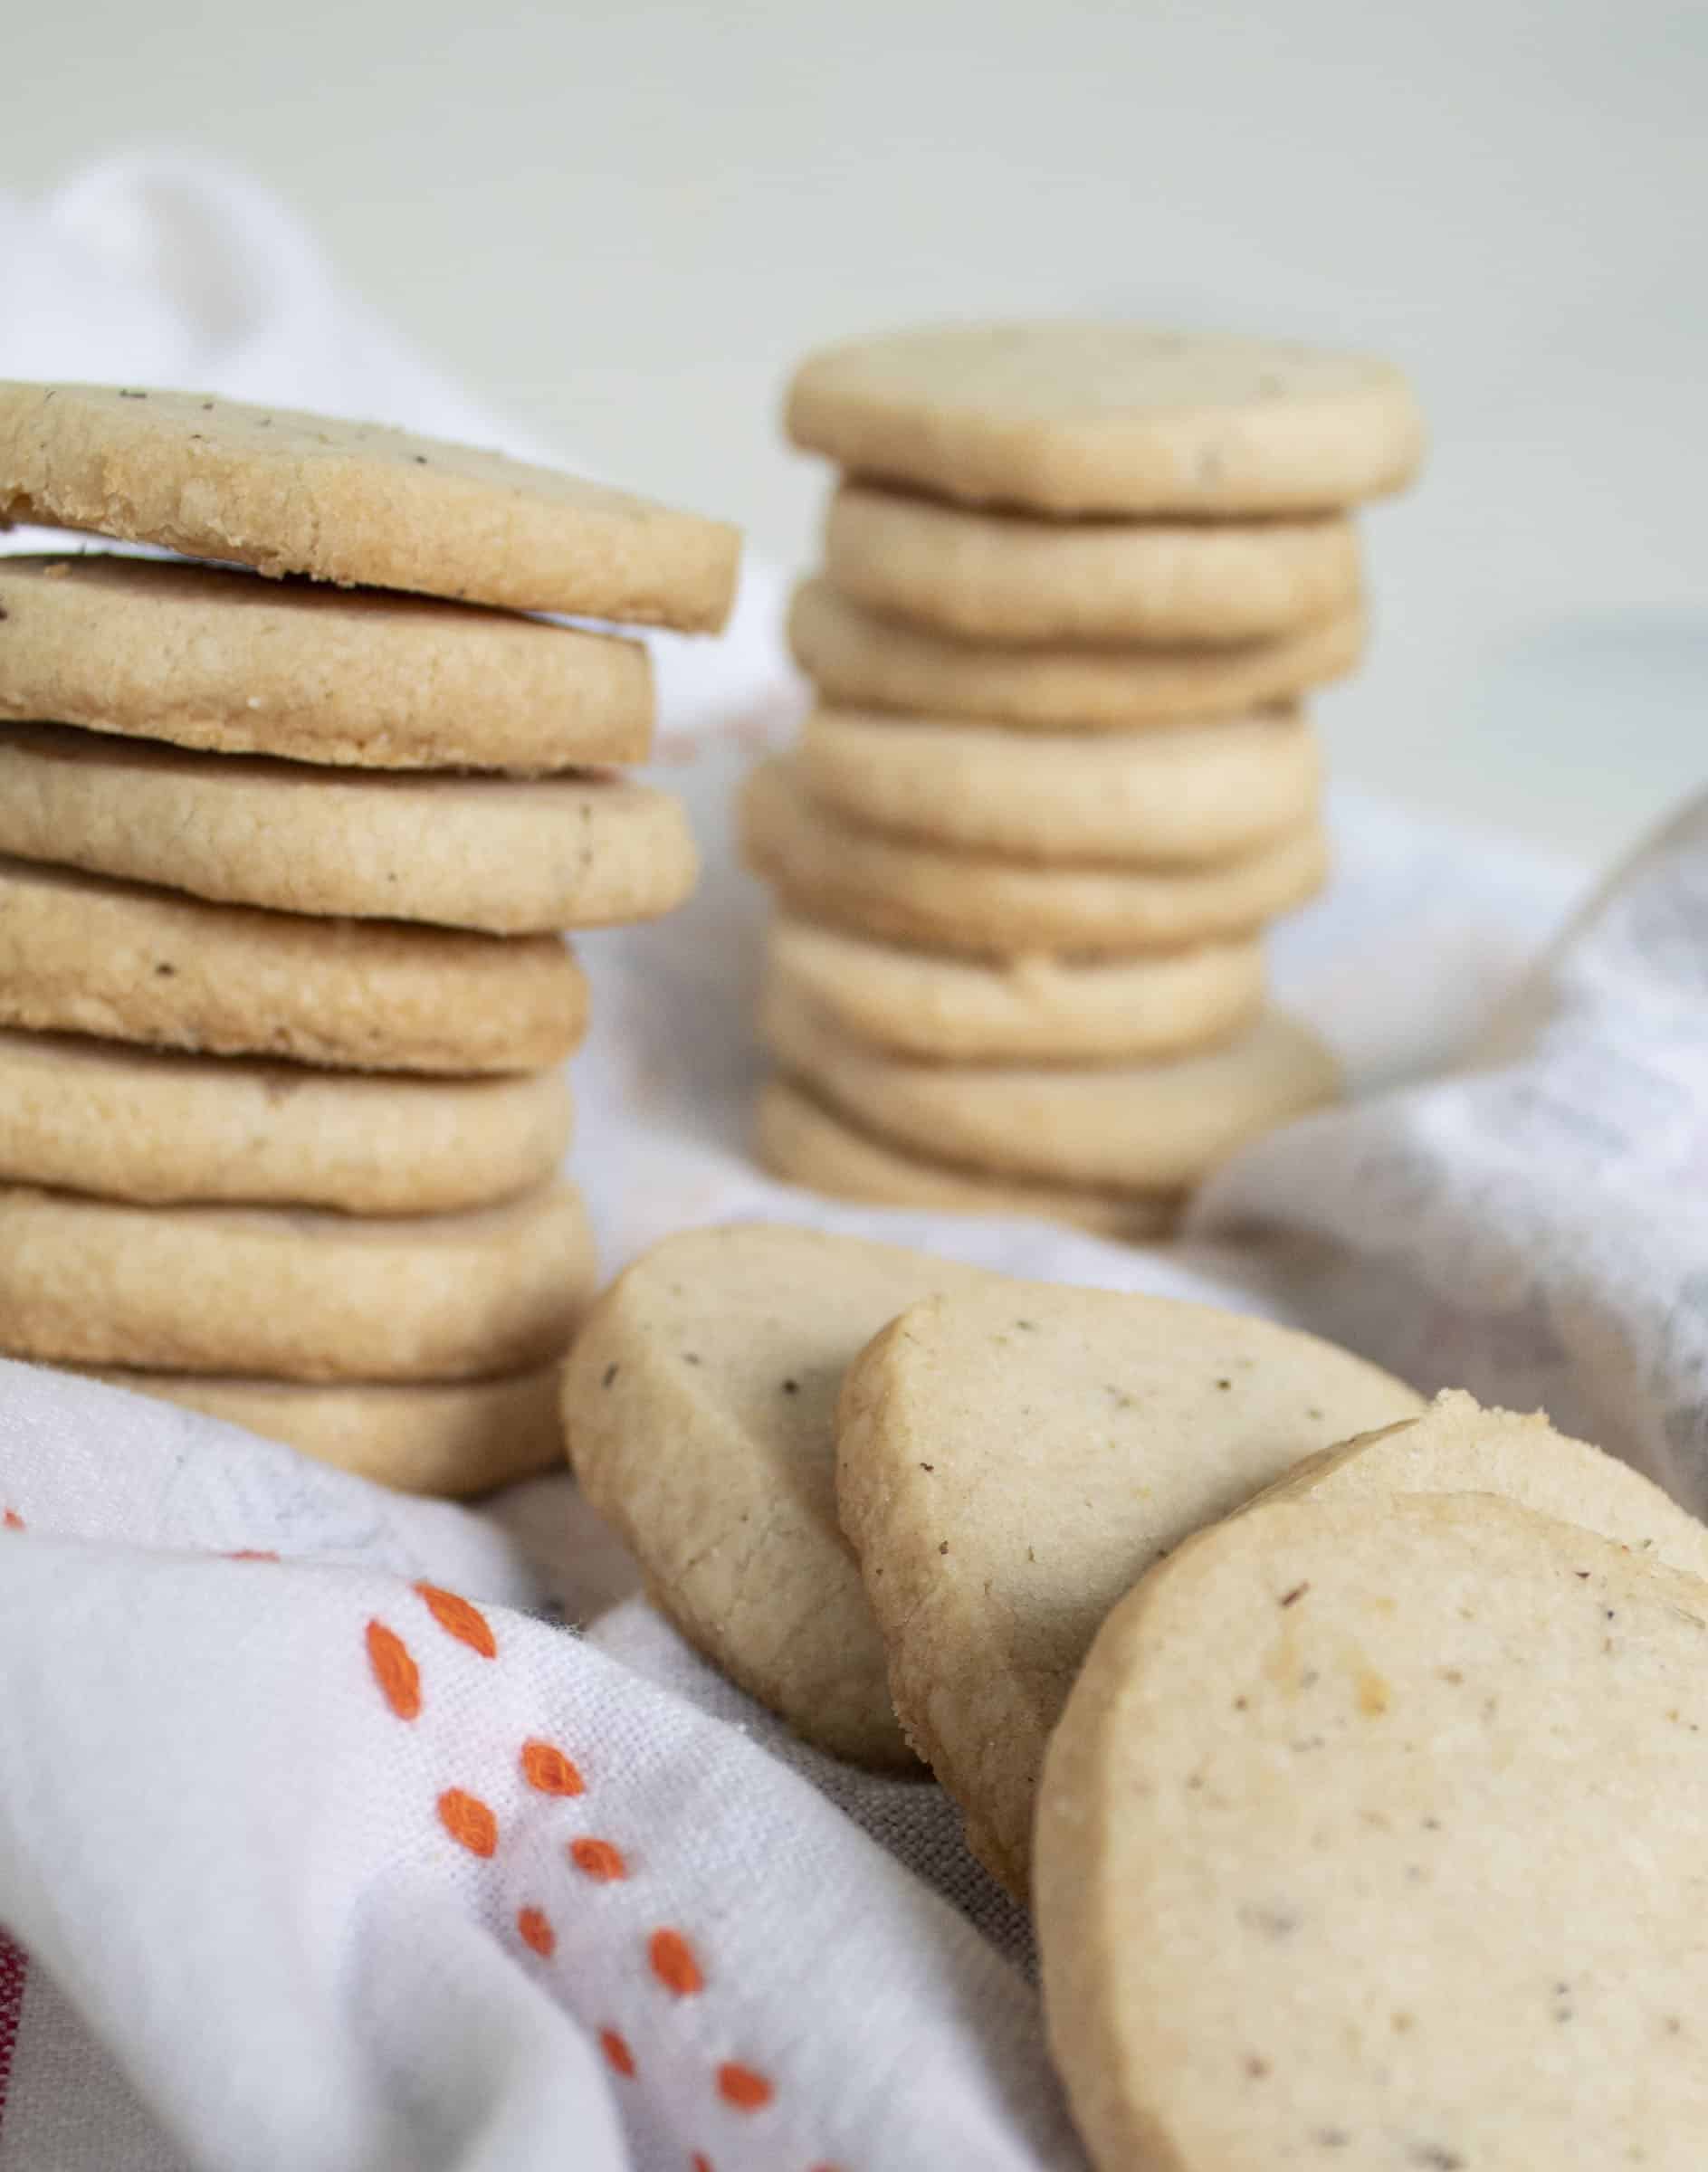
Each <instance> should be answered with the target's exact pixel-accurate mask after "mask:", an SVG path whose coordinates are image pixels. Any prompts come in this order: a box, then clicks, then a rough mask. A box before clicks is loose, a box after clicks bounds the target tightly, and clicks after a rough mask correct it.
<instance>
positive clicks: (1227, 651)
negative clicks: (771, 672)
mask: <svg viewBox="0 0 1708 2172" xmlns="http://www.w3.org/2000/svg"><path fill="white" fill-rule="evenodd" d="M788 640H789V647H790V649H791V650H792V651H793V653H794V657H795V661H796V662H797V663H798V664H799V666H800V667H801V669H802V671H804V672H806V676H807V677H808V678H809V679H810V680H811V681H813V683H814V684H815V685H816V687H817V689H818V691H819V693H820V694H821V695H822V696H823V698H824V699H825V700H826V701H829V702H833V703H836V704H839V705H841V706H843V707H844V708H848V709H885V710H900V711H901V712H902V714H903V715H908V716H916V717H972V718H976V719H983V720H984V721H985V722H987V723H991V724H1006V725H1007V726H1009V727H1010V728H1011V729H1014V730H1017V731H1036V732H1045V731H1050V732H1057V731H1079V732H1084V731H1137V730H1140V729H1145V728H1146V727H1148V726H1150V725H1154V724H1179V723H1183V722H1185V721H1186V720H1187V719H1190V718H1194V717H1231V716H1237V715H1239V714H1240V713H1241V712H1242V711H1244V710H1251V709H1258V708H1261V707H1263V706H1264V704H1265V703H1267V702H1272V701H1283V700H1288V699H1290V698H1291V697H1292V696H1293V695H1295V694H1299V693H1302V692H1303V691H1304V690H1305V689H1306V688H1307V687H1312V686H1322V685H1326V684H1327V683H1328V682H1329V681H1331V680H1333V679H1341V678H1344V676H1345V675H1346V673H1347V672H1350V671H1351V670H1352V669H1353V667H1354V666H1355V665H1356V664H1357V662H1358V661H1359V658H1360V655H1361V654H1362V653H1363V649H1364V622H1363V619H1362V618H1361V616H1360V614H1358V613H1356V612H1343V613H1341V614H1339V615H1338V616H1336V617H1334V618H1325V619H1321V620H1319V621H1318V622H1317V623H1316V624H1314V625H1310V626H1305V627H1303V628H1302V629H1301V630H1299V631H1298V632H1296V633H1280V634H1276V635H1275V636H1274V638H1273V639H1271V640H1268V641H1261V642H1245V643H1242V644H1241V645H1240V646H1239V647H1237V648H1220V649H1211V648H1196V649H1184V648H1175V649H1139V648H1128V649H1093V648H1077V649H1076V648H1047V649H1046V648H1036V649H1016V648H1003V647H1002V646H1000V645H999V644H998V643H995V642H983V643H973V642H969V641H951V640H949V638H948V637H947V636H946V635H944V634H941V633H925V632H923V631H921V628H919V627H918V626H910V625H904V624H902V621H901V620H900V619H892V618H879V617H877V616H876V615H875V614H873V613H872V612H870V611H868V610H866V609H865V608H864V606H863V605H859V604H856V603H852V602H851V601H850V600H849V599H848V598H847V597H846V596H844V595H838V594H837V592H836V590H835V589H834V588H833V587H832V586H830V584H829V582H828V581H825V580H810V581H806V582H803V583H802V585H801V586H800V587H798V588H797V590H796V592H795V601H794V604H793V605H792V606H791V607H790V610H789V617H788Z"/></svg>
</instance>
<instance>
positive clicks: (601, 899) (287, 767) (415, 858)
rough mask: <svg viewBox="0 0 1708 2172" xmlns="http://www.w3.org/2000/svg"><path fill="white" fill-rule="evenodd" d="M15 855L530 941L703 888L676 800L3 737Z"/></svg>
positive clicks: (3, 821)
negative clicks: (696, 886)
mask: <svg viewBox="0 0 1708 2172" xmlns="http://www.w3.org/2000/svg"><path fill="white" fill-rule="evenodd" d="M0 853H15V854H16V855H17V856H18V857H20V858H22V859H26V860H45V861H49V862H54V863H56V864H59V865H62V866H70V867H77V868H81V870H82V871H83V872H85V873H86V874H96V875H112V876H116V877H119V878H120V879H122V880H126V881H138V882H155V883H159V884H162V885H164V886H166V887H167V888H170V889H173V890H182V891H189V892H190V893H191V894H192V895H193V896H196V897H202V898H210V899H213V900H216V901H218V902H220V903H224V904H238V905H264V906H266V907H268V908H269V909H270V910H274V911H279V912H305V913H313V914H315V915H317V916H318V915H322V914H338V915H348V916H349V917H352V918H355V919H392V920H426V921H430V922H433V923H435V924H437V925H438V926H440V927H455V928H474V929H482V930H483V931H484V932H486V933H488V934H491V935H532V934H540V933H543V932H545V931H546V930H547V929H558V928H596V927H604V926H607V925H609V924H610V923H611V922H613V921H623V920H644V919H655V918H656V917H657V916H658V915H659V914H660V913H663V912H668V911H669V910H671V908H672V907H673V906H675V905H679V904H680V903H681V902H682V900H683V898H685V897H686V896H687V895H688V893H689V891H691V890H692V888H693V884H694V877H695V875H696V873H697V872H698V862H697V859H696V857H695V853H694V842H693V834H692V831H691V830H690V829H689V827H688V818H687V815H686V814H684V813H683V811H682V804H681V802H680V801H679V800H677V799H676V798H674V797H673V795H671V794H670V793H668V792H656V791H654V790H653V789H652V788H651V787H650V786H646V785H637V784H634V783H631V782H630V781H629V780H628V779H626V778H623V777H612V776H601V777H591V776H558V777H540V778H535V779H523V778H520V777H495V776H454V777H453V776H400V775H398V774H396V772H384V773H382V772H379V771H376V770H371V769H370V770H361V769H317V768H310V767H308V766H307V765H306V764H305V763H302V762H281V761H274V760H271V759H269V758H267V757H264V756H247V755H222V754H189V753H186V752H185V751H184V750H183V749H182V748H177V747H158V746H148V745H147V744H145V743H144V742H143V741H141V740H138V739H121V738H109V737H107V736H105V735H104V734H100V733H97V732H92V731H81V730H73V729H67V728H65V727H62V726H58V725H52V724H0Z"/></svg>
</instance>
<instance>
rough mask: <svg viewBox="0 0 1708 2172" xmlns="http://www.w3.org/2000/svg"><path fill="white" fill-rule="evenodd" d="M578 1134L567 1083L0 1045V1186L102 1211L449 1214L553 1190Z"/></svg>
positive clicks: (72, 1042)
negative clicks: (62, 1195) (100, 1203)
mask: <svg viewBox="0 0 1708 2172" xmlns="http://www.w3.org/2000/svg"><path fill="white" fill-rule="evenodd" d="M570 1121H571V1106H570V1100H569V1085H568V1080H567V1079H566V1078H565V1076H564V1075H563V1073H562V1072H553V1071H546V1072H535V1073H533V1074H532V1075H531V1076H524V1077H520V1078H499V1079H425V1078H407V1077H398V1076H378V1075H376V1074H374V1073H371V1072H366V1073H365V1072H348V1071H347V1072H325V1071H308V1070H305V1069H303V1068H302V1067H301V1065H299V1064H294V1063H262V1062H251V1061H244V1060H243V1059H233V1058H231V1057H228V1056H211V1057H210V1056H178V1055H163V1054H160V1053H157V1052H156V1051H154V1050H145V1049H137V1048H126V1047H124V1046H123V1045H122V1044H120V1043H114V1042H103V1041H84V1040H77V1039H74V1038H72V1037H70V1036H67V1035H61V1034H16V1033H5V1032H0V1183H6V1184H32V1185H46V1186H52V1187H53V1188H55V1189H58V1190H62V1191H72V1192H87V1193H90V1194H91V1195H92V1196H95V1197H97V1198H102V1199H128V1200H132V1201H135V1202H137V1203H138V1204H139V1205H198V1204H199V1205H210V1204H216V1203H217V1204H223V1205H245V1206H323V1207H336V1208H338V1209H339V1210H340V1211H341V1212H343V1213H346V1214H358V1215H431V1214H444V1213H450V1212H453V1211H455V1210H457V1209H459V1208H463V1207H471V1206H488V1205H491V1204H493V1202H495V1201H497V1200H501V1199H510V1198H514V1197H515V1196H517V1194H518V1193H520V1192H525V1191H528V1190H530V1188H531V1187H532V1186H536V1185H539V1184H543V1183H544V1182H545V1181H546V1180H547V1179H548V1178H549V1177H550V1176H551V1175H552V1174H553V1172H554V1171H555V1170H556V1168H557V1167H558V1163H559V1162H560V1161H561V1160H562V1159H563V1156H564V1150H565V1148H567V1147H568V1143H569V1129H570Z"/></svg>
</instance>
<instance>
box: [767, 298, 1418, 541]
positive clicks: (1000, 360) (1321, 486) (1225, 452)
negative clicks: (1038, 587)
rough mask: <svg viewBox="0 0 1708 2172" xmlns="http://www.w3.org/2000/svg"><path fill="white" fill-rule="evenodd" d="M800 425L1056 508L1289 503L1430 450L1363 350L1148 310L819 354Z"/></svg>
mask: <svg viewBox="0 0 1708 2172" xmlns="http://www.w3.org/2000/svg"><path fill="white" fill-rule="evenodd" d="M787 426H788V433H789V435H790V437H791V438H793V440H794V442H795V443H797V445H804V446H806V448H807V449H808V450H809V451H812V452H824V453H826V454H828V456H829V457H830V458H831V459H832V460H834V461H835V462H837V463H838V465H840V466H842V467H844V468H846V469H848V470H849V471H850V472H852V473H854V474H856V475H875V476H882V477H884V478H885V479H887V480H888V481H892V482H903V483H912V484H916V485H918V486H919V487H920V488H921V489H922V490H926V491H935V492H937V493H939V494H940V495H941V496H944V497H948V498H955V499H963V500H968V501H969V502H972V503H985V502H989V503H995V504H1009V505H1017V506H1026V507H1029V508H1031V509H1032V510H1035V511H1038V512H1045V513H1073V514H1084V513H1144V514H1155V513H1216V514H1230V513H1231V514H1247V513H1281V512H1309V511H1312V510H1316V509H1318V508H1321V507H1334V506H1344V505H1350V504H1352V503H1354V502H1355V501H1356V500H1360V499H1363V498H1372V497H1377V496H1379V495H1380V494H1381V493H1382V492H1384V491H1395V490H1398V488H1399V487H1400V486H1401V484H1403V483H1405V482H1407V481H1409V480H1410V479H1411V477H1412V475H1413V474H1414V473H1415V472H1416V471H1417V464H1418V462H1419V460H1420V459H1421V457H1422V453H1423V423H1422V419H1421V417H1420V416H1419V414H1418V412H1417V403H1416V402H1415V400H1414V399H1413V398H1412V395H1411V391H1410V388H1409V387H1408V386H1407V383H1406V380H1405V379H1404V377H1402V376H1400V374H1399V372H1398V370H1397V369H1395V368H1393V367H1391V366H1390V365H1389V364H1388V363H1386V362H1379V361H1376V360H1374V359H1373V358H1371V357H1369V356H1367V355H1350V354H1342V353H1337V352H1334V351H1332V350H1330V349H1326V348H1313V347H1298V346H1293V345H1291V344H1287V343H1283V342H1282V341H1280V340H1274V339H1248V338H1239V337H1237V336H1235V335H1231V334H1228V333H1221V332H1174V331H1163V330H1159V329H1156V328H1155V327H1153V326H1149V325H1139V324H1107V323H1105V324H1096V323H1073V322H1056V323H1042V324H1037V323H1035V324H956V325H934V326H927V327H923V328H921V329H918V330H915V331H904V332H892V333H889V334H887V335H883V336H880V337H879V338H873V339H854V340H849V341H847V342H846V343H845V344H844V345H842V346H840V347H832V348H825V349H823V350H822V351H821V352H820V353H818V354H816V355H812V356H809V357H807V359H806V361H805V362H804V363H802V365H801V367H800V368H799V369H798V371H797V373H796V376H795V380H794V383H793V384H792V385H791V386H790V387H789V395H788V414H787Z"/></svg>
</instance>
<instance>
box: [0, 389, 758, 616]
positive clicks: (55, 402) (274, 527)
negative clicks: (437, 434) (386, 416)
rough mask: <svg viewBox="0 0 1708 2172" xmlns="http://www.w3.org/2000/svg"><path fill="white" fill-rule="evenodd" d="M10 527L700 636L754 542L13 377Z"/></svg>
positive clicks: (427, 456) (220, 408)
mask: <svg viewBox="0 0 1708 2172" xmlns="http://www.w3.org/2000/svg"><path fill="white" fill-rule="evenodd" d="M0 519H5V520H23V521H40V522H42V523H43V525H44V526H47V527H50V528H51V527H59V528H76V529H90V530H91V531H92V532H93V533H95V534H96V535H100V536H116V537H118V538H119V539H120V540H121V541H124V542H129V543H161V544H164V545H166V547H167V548H168V549H171V550H179V551H182V552H184V554H185V555H186V557H193V558H228V559H235V560H236V561H237V562H238V563H239V564H240V565H243V566H253V567H256V568H257V570H258V571H260V572H262V573H266V574H275V575H276V574H287V573H302V574H309V575H310V576H312V577H313V578H314V579H315V580H318V581H336V582H337V583H339V586H342V587H351V586H373V587H377V588H405V589H412V590H415V591H417V592H418V593H419V594H421V595H437V596H449V597H453V598H455V599H456V600H458V601H460V602H461V601H466V602H469V603H476V604H503V605H509V606H510V608H511V609H512V610H517V611H564V612H569V613H573V614H579V615H581V616H583V617H587V618H615V619H629V620H633V621H634V622H635V623H636V624H642V625H662V626H678V627H681V628H682V629H683V630H684V631H687V632H691V633H692V632H700V631H705V630H708V629H710V630H714V631H715V629H716V628H718V627H719V626H720V625H722V624H723V622H724V619H725V617H726V616H727V615H728V613H729V609H730V601H731V598H732V597H733V595H734V592H735V577H736V560H737V557H738V555H739V548H740V538H739V535H738V533H737V531H736V530H735V529H733V528H729V527H726V526H725V525H724V523H723V522H721V521H719V520H705V519H701V518H699V516H697V515H696V514H692V513H678V512H673V511H671V510H669V509H668V508H666V507H664V506H661V505H654V504H653V503H651V502H650V501H649V500H646V499H644V498H635V497H631V496H630V495H629V494H628V493H627V492H626V491H614V490H610V489H607V488H606V485H605V484H603V483H596V482H587V481H583V480H582V479H581V478H580V477H579V476H576V475H568V474H565V473H564V472H562V471H560V470H558V469H556V468H537V467H530V466H527V465H526V464H525V463H524V462H520V461H515V460H510V459H507V458H506V457H505V455H504V454H502V453H501V452H477V451H475V450H474V449H473V448H472V447H470V446H467V445H453V444H445V443H441V442H440V441H439V440H438V439H436V438H428V437H411V436H408V435H407V434H406V433H404V432H403V431H401V430H388V429H385V428H382V427H380V426H379V425H378V424H372V423H350V422H339V421H336V420H334V419H333V418H332V417H330V416H329V415H321V414H298V413H295V412H293V411H292V410H291V409H289V408H283V407H251V406H243V405H240V404H239V403H238V402H236V401H235V400H224V399H215V398H214V397H212V396H211V395H207V394H205V393H190V392H157V391H152V390H150V391H141V390H133V389H129V388H127V389H122V390H121V389H119V387H117V386H100V385H21V384H0Z"/></svg>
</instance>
